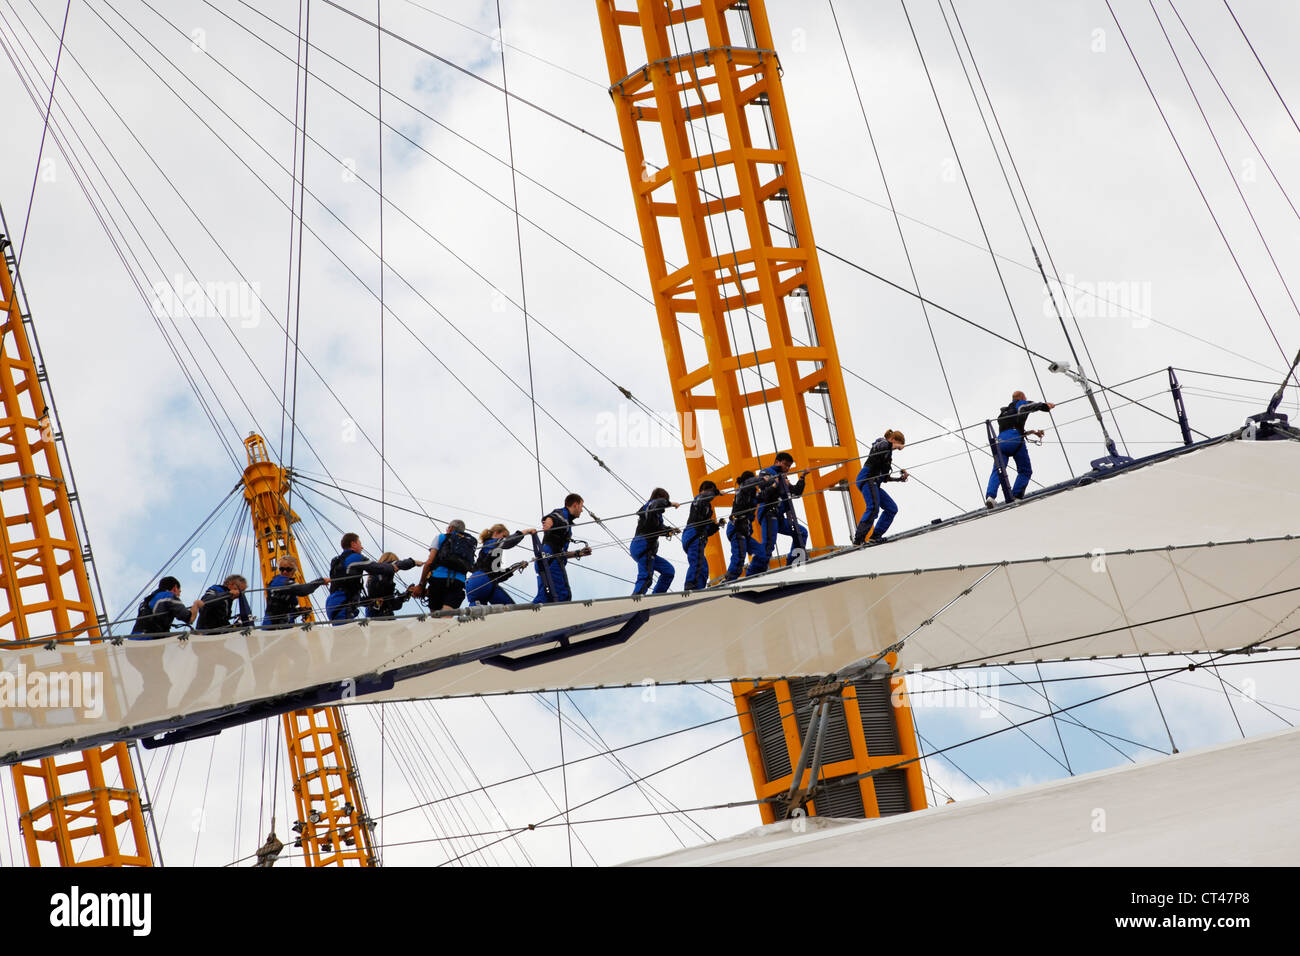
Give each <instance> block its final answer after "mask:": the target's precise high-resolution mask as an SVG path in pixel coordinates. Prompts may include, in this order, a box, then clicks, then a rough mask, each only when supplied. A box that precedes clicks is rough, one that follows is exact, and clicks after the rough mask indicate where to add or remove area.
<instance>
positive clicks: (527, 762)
mask: <svg viewBox="0 0 1300 956" xmlns="http://www.w3.org/2000/svg"><path fill="white" fill-rule="evenodd" d="M537 696H538V697H539V698H540V697H541V696H542V695H540V694H539V695H537ZM479 699H480V700H481V701H482V703H483V706H484V707H486V708H487V712H488V714H489V715H490V716H491V717H492V719H493V720H494V721H495V722H496V725H497V726H498V727H499V728H501V733H502V734H504V735H505V738H506V740H508V741H509V742H510V746H511V747H513V748H514V750H515V753H516V754H518V755H519V759H520V760H521V761H523V764H524V766H525V767H527V768H528V772H529V774H530V775H531V776H532V778H533V779H534V781H536V783H537V786H538V787H539V788H540V789H541V791H542V793H543V794H545V796H546V799H547V800H549V801H550V803H551V806H553V807H555V809H556V810H559V809H560V805H559V803H558V802H556V800H555V797H554V796H552V795H551V791H550V790H548V789H547V787H546V784H544V783H543V782H542V778H541V775H540V774H539V773H537V771H536V770H534V769H533V765H532V762H531V761H530V760H529V759H528V757H527V756H526V755H525V754H524V752H523V751H522V750H521V749H520V748H519V744H518V743H517V742H516V741H515V738H514V735H513V734H512V733H510V731H509V730H507V729H506V725H505V724H503V723H502V722H501V718H500V717H499V716H497V713H496V711H494V710H493V709H492V707H491V705H490V704H489V703H488V701H487V698H479ZM480 785H481V783H480ZM502 822H504V820H503V821H502ZM574 835H575V836H576V837H577V840H578V846H580V847H582V849H583V852H585V853H586V854H587V858H588V859H590V860H591V862H592V864H593V865H595V866H599V865H600V864H599V863H598V862H597V860H596V855H595V854H594V853H592V852H591V848H590V847H588V846H587V844H586V843H585V842H584V841H583V839H582V837H581V836H580V835H578V834H574Z"/></svg>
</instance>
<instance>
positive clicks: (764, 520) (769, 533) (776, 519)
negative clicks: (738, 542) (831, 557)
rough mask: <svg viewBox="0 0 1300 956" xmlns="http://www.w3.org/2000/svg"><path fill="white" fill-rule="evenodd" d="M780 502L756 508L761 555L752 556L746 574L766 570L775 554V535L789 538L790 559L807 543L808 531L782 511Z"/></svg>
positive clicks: (789, 514)
mask: <svg viewBox="0 0 1300 956" xmlns="http://www.w3.org/2000/svg"><path fill="white" fill-rule="evenodd" d="M781 505H782V503H781V502H779V501H778V502H775V503H773V504H764V505H759V506H758V516H757V519H758V530H759V532H760V534H761V537H760V538H759V547H760V548H761V549H762V553H761V554H756V555H754V559H753V560H752V561H750V563H749V570H748V571H747V572H746V574H759V573H761V572H763V571H766V570H767V566H768V564H769V563H770V562H771V560H772V555H774V554H775V553H776V544H777V541H776V538H777V535H780V534H784V535H787V536H789V538H790V558H791V559H793V558H794V555H795V552H796V551H802V550H803V549H804V545H805V544H806V543H807V541H808V529H807V528H805V527H804V526H803V525H801V524H799V523H798V522H797V521H795V520H794V516H793V515H792V514H791V513H790V512H786V511H782V508H781Z"/></svg>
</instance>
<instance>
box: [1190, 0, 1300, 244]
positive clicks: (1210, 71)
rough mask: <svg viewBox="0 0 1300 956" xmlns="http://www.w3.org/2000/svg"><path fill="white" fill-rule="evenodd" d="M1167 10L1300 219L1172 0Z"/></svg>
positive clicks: (1284, 197)
mask: <svg viewBox="0 0 1300 956" xmlns="http://www.w3.org/2000/svg"><path fill="white" fill-rule="evenodd" d="M1169 9H1170V10H1172V11H1174V16H1175V17H1177V18H1178V23H1179V24H1180V25H1181V26H1182V28H1183V32H1184V33H1185V34H1187V39H1188V40H1189V41H1191V44H1192V46H1193V47H1194V48H1195V49H1196V54H1197V56H1199V57H1200V58H1201V63H1203V64H1204V65H1205V71H1206V72H1207V73H1209V74H1210V78H1211V79H1213V80H1214V85H1215V86H1217V87H1218V88H1219V92H1220V93H1222V94H1223V100H1224V102H1225V103H1227V104H1228V108H1229V109H1230V110H1232V115H1233V116H1235V117H1236V118H1237V122H1238V123H1240V124H1241V131H1242V132H1243V133H1245V134H1246V138H1247V139H1248V140H1250V145H1251V146H1252V147H1253V148H1254V150H1255V152H1256V154H1257V155H1258V156H1259V158H1260V160H1261V161H1262V162H1263V163H1264V168H1265V169H1267V170H1268V174H1269V175H1270V176H1271V177H1272V178H1273V184H1274V185H1275V186H1277V188H1278V192H1280V193H1281V194H1282V198H1283V199H1285V200H1286V204H1287V205H1288V206H1290V207H1291V212H1293V213H1294V214H1295V216H1296V218H1297V219H1300V209H1297V208H1296V205H1295V203H1294V202H1292V201H1291V195H1290V194H1289V193H1288V192H1287V191H1286V187H1285V186H1283V185H1282V180H1281V179H1279V178H1278V175H1277V172H1276V171H1274V169H1273V164H1272V163H1270V162H1269V161H1268V157H1267V156H1265V155H1264V151H1263V149H1261V148H1260V146H1259V144H1258V143H1257V142H1255V137H1254V136H1253V135H1252V134H1251V132H1250V127H1249V126H1247V125H1246V120H1245V119H1244V118H1243V117H1242V115H1241V113H1239V112H1238V111H1237V106H1236V104H1234V103H1233V102H1232V98H1231V97H1230V96H1229V95H1228V91H1227V90H1226V89H1224V86H1223V84H1222V83H1221V82H1219V75H1218V74H1217V73H1215V72H1214V67H1212V66H1210V61H1209V59H1208V58H1206V56H1205V53H1204V52H1203V51H1202V50H1201V45H1200V43H1198V42H1197V41H1196V37H1194V36H1193V35H1192V31H1191V29H1190V28H1189V27H1188V26H1187V22H1186V21H1185V20H1184V19H1183V15H1182V14H1181V13H1179V12H1178V7H1177V6H1175V5H1174V2H1173V0H1169Z"/></svg>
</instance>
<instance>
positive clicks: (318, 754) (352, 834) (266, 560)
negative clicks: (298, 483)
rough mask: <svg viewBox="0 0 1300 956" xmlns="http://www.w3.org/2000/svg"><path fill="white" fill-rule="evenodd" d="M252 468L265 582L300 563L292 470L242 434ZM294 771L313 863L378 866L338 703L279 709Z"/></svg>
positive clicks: (247, 474)
mask: <svg viewBox="0 0 1300 956" xmlns="http://www.w3.org/2000/svg"><path fill="white" fill-rule="evenodd" d="M244 450H245V452H246V453H247V455H248V467H247V468H245V469H244V474H243V483H244V499H245V501H247V502H248V507H249V510H250V512H251V513H252V517H253V532H254V539H255V546H256V548H257V558H258V564H259V565H260V567H261V570H262V586H263V587H266V586H268V585H269V584H270V583H271V579H272V578H273V577H275V574H276V569H277V567H278V566H279V563H280V559H281V558H282V557H284V556H289V557H292V558H293V559H294V561H295V563H297V565H298V567H299V568H301V567H303V564H302V562H301V561H300V560H299V558H298V543H297V541H296V539H295V538H294V534H293V526H294V525H295V524H296V523H297V521H298V516H297V515H296V514H294V512H293V510H292V509H291V508H290V506H289V502H288V500H287V494H288V491H289V476H288V474H287V472H286V471H285V469H284V468H282V467H281V466H280V465H278V464H276V463H275V462H274V461H272V460H271V456H270V454H269V453H268V451H267V448H266V442H265V441H264V440H263V439H262V437H261V436H260V435H257V434H252V435H249V436H248V438H246V439H244ZM298 601H299V604H300V605H302V606H303V608H304V609H305V620H308V621H310V620H311V619H312V610H311V600H310V599H309V598H305V597H302V598H299V599H298ZM280 720H281V724H282V726H283V728H284V740H285V746H286V747H287V748H288V752H289V772H290V774H291V775H292V777H293V796H294V803H295V804H296V806H297V811H298V819H297V820H296V821H295V822H294V825H293V832H294V835H295V843H300V844H301V846H302V850H303V859H304V861H305V862H306V865H307V866H309V867H317V866H375V865H376V864H377V862H378V861H377V858H376V856H375V851H374V834H373V832H372V830H371V827H372V822H371V820H370V819H369V817H367V815H366V810H365V800H364V796H363V792H362V789H361V778H360V774H359V773H358V771H357V768H356V763H355V761H354V760H353V756H352V746H351V744H350V742H349V739H348V731H347V723H346V721H345V719H344V717H343V712H342V711H341V710H340V709H339V708H337V707H308V708H305V709H303V710H296V711H293V712H292V713H287V714H284V715H282V716H281V718H280Z"/></svg>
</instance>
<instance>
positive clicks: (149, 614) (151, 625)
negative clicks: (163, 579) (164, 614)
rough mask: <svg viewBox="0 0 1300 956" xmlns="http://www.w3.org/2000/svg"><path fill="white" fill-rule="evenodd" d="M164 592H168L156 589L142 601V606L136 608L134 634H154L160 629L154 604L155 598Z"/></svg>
mask: <svg viewBox="0 0 1300 956" xmlns="http://www.w3.org/2000/svg"><path fill="white" fill-rule="evenodd" d="M164 593H166V592H164V591H154V592H152V593H151V594H149V595H148V596H147V597H145V599H144V600H143V601H141V602H140V606H139V607H137V608H136V609H135V626H134V627H133V628H131V633H132V634H153V633H155V632H156V631H158V630H160V628H159V626H158V624H159V622H158V615H157V614H156V613H155V612H154V609H153V607H152V604H153V599H154V598H156V597H157V596H158V595H160V594H164Z"/></svg>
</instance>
